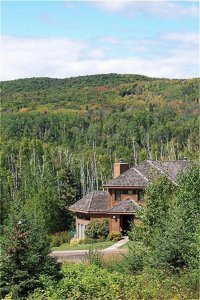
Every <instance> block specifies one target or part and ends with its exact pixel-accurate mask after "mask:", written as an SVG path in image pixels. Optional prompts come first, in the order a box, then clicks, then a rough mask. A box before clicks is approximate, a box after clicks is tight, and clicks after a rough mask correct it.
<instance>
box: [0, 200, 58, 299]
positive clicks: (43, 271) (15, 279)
mask: <svg viewBox="0 0 200 300" xmlns="http://www.w3.org/2000/svg"><path fill="white" fill-rule="evenodd" d="M4 235H5V239H4V240H5V241H4V242H3V244H2V252H3V255H2V257H1V266H0V273H1V283H0V292H1V297H4V296H5V295H7V294H9V293H11V294H12V296H13V297H14V299H17V298H20V299H24V298H26V296H27V295H28V294H29V293H30V292H32V291H33V290H34V289H35V288H37V287H42V286H43V285H42V281H41V280H40V278H41V275H46V276H50V277H51V278H52V279H58V278H59V277H60V265H59V263H57V262H56V260H55V259H54V258H52V257H50V256H49V253H50V245H49V240H48V237H47V234H46V231H45V230H44V228H43V226H42V224H40V222H39V220H37V219H34V220H31V219H29V218H28V217H27V214H26V212H25V210H24V208H23V204H22V203H21V201H20V200H19V199H16V201H15V203H13V205H12V210H11V212H10V214H9V219H8V220H7V224H6V226H5V228H4Z"/></svg>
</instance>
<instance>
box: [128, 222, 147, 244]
mask: <svg viewBox="0 0 200 300" xmlns="http://www.w3.org/2000/svg"><path fill="white" fill-rule="evenodd" d="M128 237H129V240H130V241H135V242H142V241H143V240H144V228H143V226H142V225H140V226H134V227H133V228H132V229H131V231H129V233H128Z"/></svg>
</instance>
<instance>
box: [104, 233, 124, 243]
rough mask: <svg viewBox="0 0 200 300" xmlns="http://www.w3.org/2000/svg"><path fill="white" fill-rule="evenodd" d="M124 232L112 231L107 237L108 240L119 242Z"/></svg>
mask: <svg viewBox="0 0 200 300" xmlns="http://www.w3.org/2000/svg"><path fill="white" fill-rule="evenodd" d="M121 238H122V234H121V233H120V232H115V231H111V232H110V233H109V235H108V237H107V240H108V241H113V242H117V241H119V240H121Z"/></svg>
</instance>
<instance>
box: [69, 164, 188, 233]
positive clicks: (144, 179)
mask: <svg viewBox="0 0 200 300" xmlns="http://www.w3.org/2000/svg"><path fill="white" fill-rule="evenodd" d="M191 164H192V162H191V161H187V160H186V159H185V160H178V161H151V160H146V161H144V162H143V163H141V164H138V165H137V166H134V167H131V168H129V166H128V164H127V163H124V162H123V160H120V161H118V162H116V163H115V164H114V172H113V173H114V178H113V180H111V181H110V182H108V183H107V184H105V185H104V188H105V189H106V191H93V192H91V193H89V194H87V195H85V196H84V197H83V198H82V199H80V200H78V201H77V202H76V203H74V204H73V205H71V206H70V208H69V209H70V211H72V212H75V213H76V236H77V238H78V239H83V238H84V237H85V228H86V226H87V225H88V224H89V223H90V222H91V221H94V220H103V219H108V220H109V230H110V232H111V231H115V232H126V231H127V230H128V229H129V228H130V223H132V222H134V223H137V222H138V221H139V219H138V217H137V212H138V211H139V210H140V209H141V208H142V205H143V203H144V202H143V195H144V189H145V187H146V186H147V185H148V184H150V183H151V182H152V181H153V180H155V179H156V178H158V177H159V176H161V175H164V176H167V177H168V178H169V179H170V180H171V181H172V182H173V183H174V184H175V185H177V175H178V174H179V173H180V172H184V171H185V170H186V169H188V168H189V167H190V166H191Z"/></svg>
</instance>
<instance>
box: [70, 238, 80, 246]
mask: <svg viewBox="0 0 200 300" xmlns="http://www.w3.org/2000/svg"><path fill="white" fill-rule="evenodd" d="M79 244H80V240H78V239H71V241H70V246H77V245H79Z"/></svg>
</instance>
